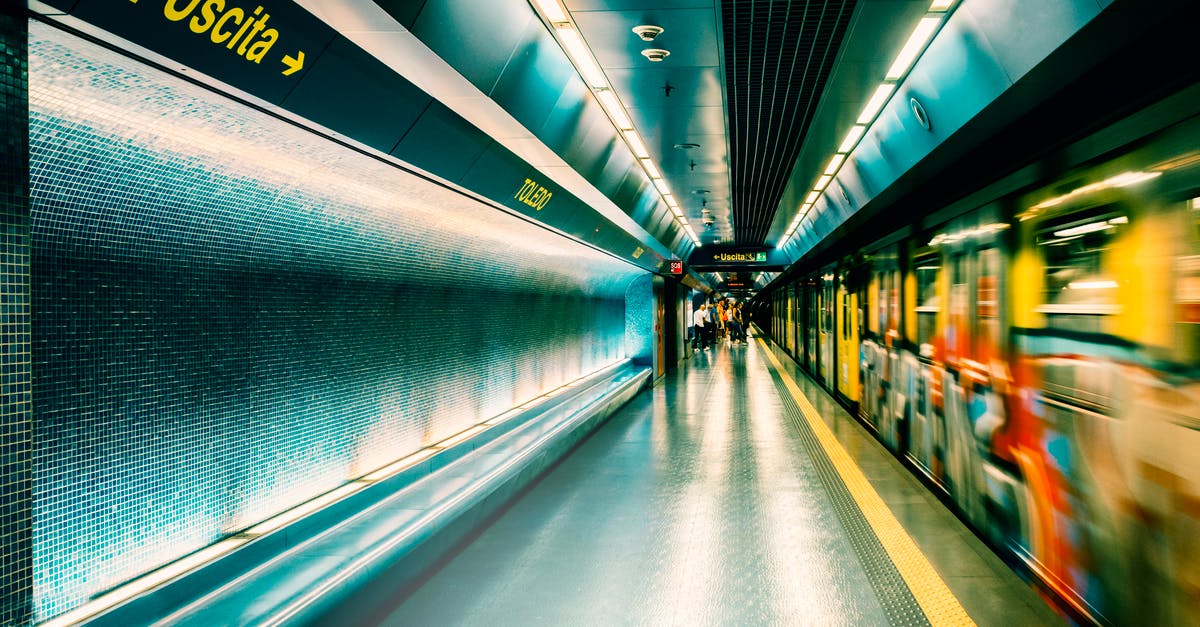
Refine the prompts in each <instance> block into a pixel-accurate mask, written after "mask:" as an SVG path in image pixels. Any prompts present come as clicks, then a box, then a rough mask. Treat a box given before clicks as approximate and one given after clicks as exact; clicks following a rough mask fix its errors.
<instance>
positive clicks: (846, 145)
mask: <svg viewBox="0 0 1200 627" xmlns="http://www.w3.org/2000/svg"><path fill="white" fill-rule="evenodd" d="M866 132H867V127H865V126H863V125H861V124H855V125H854V126H851V127H850V132H849V133H846V139H843V140H842V145H841V146H838V152H850V149H851V148H853V147H854V144H857V143H858V140H860V139H862V136H863V134H864V133H866Z"/></svg>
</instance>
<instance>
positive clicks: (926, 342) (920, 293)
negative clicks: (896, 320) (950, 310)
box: [914, 250, 942, 357]
mask: <svg viewBox="0 0 1200 627" xmlns="http://www.w3.org/2000/svg"><path fill="white" fill-rule="evenodd" d="M914 266H915V268H916V274H917V343H918V344H920V346H921V356H923V357H931V356H932V355H933V344H932V342H933V335H934V333H935V332H936V331H937V314H938V312H939V311H941V303H939V302H938V293H937V282H938V274H939V273H940V272H941V270H942V265H941V258H940V257H939V256H938V254H937V252H936V251H932V250H928V251H925V252H923V253H921V252H919V253H918V254H917V256H916V258H915V259H914Z"/></svg>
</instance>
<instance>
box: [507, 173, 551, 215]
mask: <svg viewBox="0 0 1200 627" xmlns="http://www.w3.org/2000/svg"><path fill="white" fill-rule="evenodd" d="M553 196H554V193H553V192H551V191H550V190H548V189H546V188H545V187H542V186H541V185H538V184H537V183H535V182H534V181H533V180H532V179H525V182H524V183H522V184H521V187H520V188H519V189H517V193H515V194H513V198H516V199H517V200H519V201H521V202H523V203H525V204H526V205H529V206H530V207H533V208H534V209H535V210H537V211H541V210H542V209H545V208H546V203H548V202H550V198H551V197H553Z"/></svg>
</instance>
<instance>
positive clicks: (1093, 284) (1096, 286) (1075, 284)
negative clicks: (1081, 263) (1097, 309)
mask: <svg viewBox="0 0 1200 627" xmlns="http://www.w3.org/2000/svg"><path fill="white" fill-rule="evenodd" d="M1118 287H1120V286H1119V285H1117V282H1116V281H1071V282H1070V283H1068V284H1067V288H1068V289H1072V290H1115V289H1117V288H1118Z"/></svg>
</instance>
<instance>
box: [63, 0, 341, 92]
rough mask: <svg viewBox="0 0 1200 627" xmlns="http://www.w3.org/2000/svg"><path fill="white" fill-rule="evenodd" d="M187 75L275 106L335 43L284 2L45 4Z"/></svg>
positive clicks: (99, 0) (88, 0)
mask: <svg viewBox="0 0 1200 627" xmlns="http://www.w3.org/2000/svg"><path fill="white" fill-rule="evenodd" d="M48 4H50V5H51V6H56V7H58V8H62V9H64V10H68V11H69V14H70V15H72V16H74V17H77V18H79V19H81V20H83V21H85V22H88V23H90V24H92V25H94V26H97V27H99V28H101V29H104V30H107V31H108V32H111V33H113V34H115V35H118V36H120V37H123V38H125V39H128V40H130V41H133V42H135V43H137V44H140V45H142V46H145V47H147V48H149V49H151V50H153V51H155V52H158V53H160V54H162V55H164V56H166V57H168V58H170V59H173V60H175V61H177V62H179V63H180V64H182V65H185V66H187V67H188V68H193V69H196V70H199V71H201V72H203V73H205V74H207V75H209V76H212V77H214V78H216V79H218V80H220V81H223V82H226V83H229V84H230V85H233V86H235V87H238V88H240V89H244V90H246V91H248V92H250V93H252V94H254V95H256V96H258V97H260V98H263V99H265V100H267V101H269V102H272V103H276V104H278V103H280V102H282V101H283V99H284V98H285V97H286V96H287V94H289V93H290V92H292V90H294V89H295V88H296V85H297V84H298V83H299V80H300V78H301V77H303V76H304V75H305V74H306V73H307V72H308V70H309V68H310V67H311V66H312V65H313V64H314V63H315V61H316V57H317V56H319V55H320V54H321V53H322V52H323V51H324V50H325V49H326V48H327V47H328V45H329V42H330V41H331V40H332V39H333V38H334V37H335V36H336V35H337V33H336V32H334V30H333V29H332V28H330V27H329V26H327V25H326V24H325V23H324V22H322V21H321V20H319V19H317V18H315V17H313V15H312V14H310V13H309V12H308V11H306V10H305V9H303V8H301V7H300V6H298V5H297V4H296V3H295V2H290V1H285V0H78V2H66V1H65V0H49V2H48Z"/></svg>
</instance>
